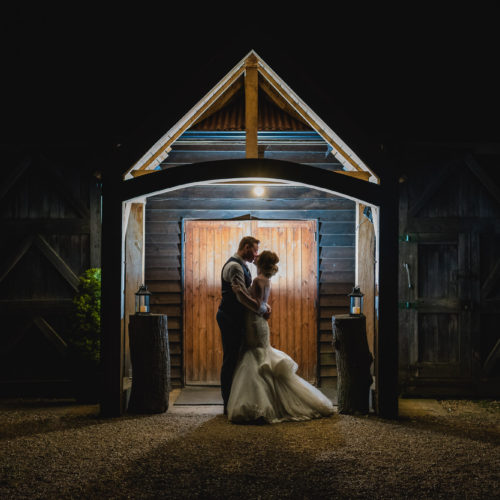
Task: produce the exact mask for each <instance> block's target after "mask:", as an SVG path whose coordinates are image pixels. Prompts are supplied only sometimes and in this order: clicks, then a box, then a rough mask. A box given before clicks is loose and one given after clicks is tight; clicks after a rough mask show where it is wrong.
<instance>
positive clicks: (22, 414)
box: [0, 400, 500, 499]
mask: <svg viewBox="0 0 500 500" xmlns="http://www.w3.org/2000/svg"><path fill="white" fill-rule="evenodd" d="M433 403H434V406H432V405H431V406H425V405H424V406H423V407H422V406H420V407H419V406H418V405H416V406H414V407H411V405H410V407H408V405H406V406H405V404H406V403H405V404H402V407H403V410H402V414H403V417H402V418H401V419H400V420H399V421H397V422H391V421H384V420H382V419H379V418H377V417H374V416H366V417H353V416H347V415H338V414H336V415H334V416H332V417H330V418H327V419H320V420H315V421H311V422H301V423H285V424H277V425H273V426H269V425H268V426H241V425H233V424H230V423H228V422H227V420H226V418H225V417H224V416H222V415H221V414H220V408H219V407H195V408H193V407H173V406H171V409H169V411H168V412H167V413H165V414H162V415H153V416H126V417H122V418H117V419H101V418H99V417H98V407H97V406H89V405H86V406H78V405H70V404H67V403H65V402H59V403H58V402H43V401H20V400H17V401H0V412H1V416H0V444H1V446H0V498H2V499H10V498H239V499H242V498H310V499H312V498H335V497H338V498H367V497H370V498H485V499H486V498H487V499H490V498H500V427H499V417H500V404H499V403H498V402H470V401H443V402H440V403H438V402H435V401H434V402H433ZM405 408H406V409H405ZM422 408H423V409H422Z"/></svg>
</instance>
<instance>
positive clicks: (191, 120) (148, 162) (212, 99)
mask: <svg viewBox="0 0 500 500" xmlns="http://www.w3.org/2000/svg"><path fill="white" fill-rule="evenodd" d="M243 71H244V68H243V67H242V68H240V69H239V70H238V71H236V73H235V74H234V75H233V76H232V77H231V78H229V79H228V80H227V82H226V83H225V84H224V85H222V86H221V87H220V88H219V89H218V90H217V91H216V92H214V94H213V95H212V96H211V97H210V98H209V99H208V100H207V101H205V103H204V104H203V105H202V106H201V107H200V109H199V110H198V111H197V112H196V113H195V114H194V115H193V116H192V117H191V118H189V119H188V120H186V122H185V123H184V124H183V125H182V126H181V127H180V128H179V129H178V130H177V131H176V132H175V133H174V134H173V135H172V137H170V138H169V139H168V140H167V141H166V142H165V143H164V144H162V145H161V146H160V147H159V148H158V149H157V150H156V151H155V152H154V153H153V154H152V155H151V157H150V158H148V159H147V160H146V161H145V162H144V163H143V164H142V165H141V166H140V167H139V170H146V169H147V168H148V167H149V166H150V165H151V164H152V163H153V162H154V161H155V160H156V159H157V158H158V157H159V156H160V155H161V154H162V153H164V152H165V150H166V149H167V148H168V147H170V145H171V144H172V143H173V142H175V141H176V140H177V139H178V138H179V137H180V136H181V135H182V134H183V133H184V132H185V131H186V130H187V129H188V128H190V127H191V126H192V125H193V123H194V122H195V121H196V120H197V119H198V118H199V117H200V116H201V115H202V114H203V113H204V112H205V111H206V110H207V109H209V108H210V107H211V106H212V104H213V103H214V102H215V101H217V100H218V99H219V97H220V96H221V95H222V94H223V93H224V92H225V91H226V90H227V89H229V88H230V87H231V86H232V85H233V83H234V82H235V81H236V80H237V79H238V78H239V77H240V76H241V75H242V74H243ZM132 168H133V167H132ZM127 173H128V172H127Z"/></svg>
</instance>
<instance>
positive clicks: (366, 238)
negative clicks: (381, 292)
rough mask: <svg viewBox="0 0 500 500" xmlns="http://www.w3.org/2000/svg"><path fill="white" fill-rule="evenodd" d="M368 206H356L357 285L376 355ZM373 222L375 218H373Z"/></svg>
mask: <svg viewBox="0 0 500 500" xmlns="http://www.w3.org/2000/svg"><path fill="white" fill-rule="evenodd" d="M366 207H367V205H363V204H362V203H357V204H356V209H357V210H358V217H359V223H358V226H357V228H358V229H357V241H356V260H357V262H356V268H357V277H356V285H358V286H359V287H360V289H361V291H362V292H363V293H364V295H365V296H364V300H363V314H364V315H365V317H366V337H367V340H368V347H369V349H370V352H371V353H372V354H374V339H375V265H376V264H375V232H374V230H373V222H371V221H370V220H369V219H368V217H367V216H366V215H364V213H363V212H364V210H365V208H366ZM372 220H373V217H372Z"/></svg>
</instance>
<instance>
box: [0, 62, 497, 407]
mask: <svg viewBox="0 0 500 500" xmlns="http://www.w3.org/2000/svg"><path fill="white" fill-rule="evenodd" d="M233 62H234V61H233ZM228 67H229V66H226V67H224V68H221V76H222V75H223V74H224V72H227V69H228ZM292 81H293V72H291V73H290V74H286V73H285V74H280V75H278V74H276V73H275V72H274V71H273V69H272V68H271V67H270V66H269V65H268V64H266V62H265V61H264V60H263V59H262V58H261V57H260V56H258V55H257V54H255V53H254V52H251V53H249V54H247V56H245V57H244V58H243V59H242V60H241V61H240V62H239V63H238V64H237V65H236V66H235V67H233V69H232V70H230V71H229V73H227V74H226V76H225V77H223V78H222V80H220V81H219V82H218V83H217V84H216V85H215V86H214V87H213V88H212V89H211V90H210V91H209V92H208V93H207V94H206V95H205V96H204V97H201V96H202V95H203V94H202V93H200V94H199V95H193V96H191V100H190V102H189V105H187V106H186V107H185V109H184V110H183V112H184V113H186V110H188V109H189V107H190V106H192V105H193V102H196V101H197V100H198V99H200V97H201V100H198V102H197V103H196V104H195V105H194V107H192V108H191V109H190V110H189V111H187V113H186V114H185V115H184V116H182V117H181V118H180V119H179V120H178V121H177V122H175V120H171V119H170V118H169V117H168V116H166V117H163V119H162V127H163V128H162V130H161V133H158V130H159V129H158V127H157V128H156V129H154V130H153V131H150V132H149V133H144V134H142V135H141V134H138V138H137V140H136V143H135V144H133V145H132V146H130V145H128V144H122V145H120V146H119V147H117V149H116V151H115V152H114V153H113V155H112V157H111V159H109V158H108V157H107V156H105V154H104V153H103V152H100V151H93V152H92V153H91V154H88V155H87V157H86V158H85V157H82V155H81V149H79V147H78V146H76V147H75V146H68V147H66V146H55V147H52V148H48V147H47V148H45V150H44V152H43V154H41V153H40V152H39V151H38V150H37V149H33V148H31V149H30V150H29V151H26V149H23V148H13V149H8V148H7V149H4V150H2V159H3V161H4V163H5V164H6V165H7V166H8V167H9V168H8V174H9V175H8V176H7V177H6V180H5V182H3V183H2V186H1V188H0V205H1V206H0V213H1V221H0V223H1V225H2V229H3V234H8V235H9V238H5V239H3V240H2V242H1V243H0V255H1V256H2V260H1V263H2V268H1V270H0V315H1V317H0V321H1V324H2V327H1V329H0V357H1V363H0V364H1V370H0V387H1V390H2V394H3V395H14V394H15V395H19V394H21V395H23V394H26V395H27V394H37V395H54V394H59V395H60V394H66V395H68V394H69V395H71V391H72V387H71V383H70V367H69V366H68V358H67V339H66V332H67V331H68V328H70V327H71V325H70V324H69V323H70V321H71V320H70V309H71V300H72V297H73V295H74V293H75V290H76V286H77V277H78V275H79V274H80V273H81V272H83V271H84V270H85V269H88V268H89V267H100V266H101V264H102V267H103V316H102V321H103V323H102V325H103V338H102V363H103V369H104V379H103V399H102V408H103V413H105V414H109V415H113V414H114V415H116V414H119V413H121V412H122V411H124V410H125V407H126V399H127V391H128V389H129V387H130V377H131V376H133V374H132V373H131V367H130V356H129V351H128V331H127V328H128V321H127V317H128V315H129V314H130V313H131V312H132V311H133V295H134V292H135V291H136V290H137V288H138V287H139V285H140V284H141V283H142V282H145V283H146V284H147V285H148V287H149V289H150V290H151V291H152V292H153V297H152V303H153V312H159V313H160V312H161V313H164V314H166V315H167V316H168V328H169V340H170V352H171V362H172V382H173V384H174V385H176V386H183V385H186V384H197V385H199V384H215V383H217V374H218V370H219V366H220V349H221V348H220V342H219V335H218V328H217V326H216V323H215V310H216V307H217V302H218V294H219V293H220V291H219V286H220V283H219V281H220V279H219V273H220V268H221V266H222V263H223V262H224V261H225V259H226V258H227V257H228V256H229V255H230V254H232V253H233V252H234V249H235V245H236V244H237V241H238V240H239V238H240V237H241V236H243V235H246V234H253V235H254V236H256V237H258V238H259V239H260V240H261V248H262V249H264V248H269V249H272V250H275V251H276V252H277V253H278V254H279V256H280V264H279V265H280V272H279V275H278V276H277V277H276V278H275V280H274V281H275V282H274V288H273V292H272V297H271V305H272V307H273V315H272V319H271V332H272V342H273V345H275V346H276V347H279V348H281V349H283V350H284V351H286V352H288V353H289V354H290V355H291V356H292V357H294V358H295V359H296V360H297V361H298V362H299V364H300V366H301V370H302V372H301V374H302V375H303V376H304V377H306V378H307V379H309V380H311V381H312V382H314V383H316V384H319V385H321V384H322V383H325V382H327V381H329V380H331V379H332V378H334V377H335V376H336V368H335V353H334V352H333V349H332V345H331V317H332V315H334V314H338V313H342V312H345V311H346V308H347V297H346V294H347V293H348V292H349V291H350V289H351V288H352V286H353V285H354V284H356V285H360V287H361V289H362V291H363V292H364V293H365V314H366V316H367V321H368V337H369V345H370V349H371V350H372V353H373V354H374V357H375V364H374V374H375V387H376V393H377V405H378V406H377V410H378V411H379V413H380V414H381V415H385V416H395V415H396V414H397V396H398V394H403V395H419V396H432V395H443V396H447V395H450V396H451V395H453V396H457V395H469V396H470V395H483V396H492V395H498V387H499V385H500V384H499V383H498V381H499V376H500V370H499V369H500V366H499V355H500V330H499V328H498V324H499V320H500V318H499V316H500V313H499V311H500V307H499V306H500V304H499V300H500V295H499V293H500V289H499V286H498V283H499V279H500V262H499V257H498V256H499V255H500V253H499V251H500V239H499V234H500V188H499V186H500V179H499V176H498V164H499V159H500V155H499V153H500V149H499V148H498V145H484V144H476V143H469V144H467V143H462V144H416V143H405V144H396V145H394V144H393V145H392V147H390V146H387V144H383V145H382V144H380V143H379V142H376V141H375V139H374V138H371V139H367V138H366V137H363V135H362V134H360V133H359V131H357V130H355V129H352V128H351V126H350V124H348V123H347V122H345V121H342V120H340V119H339V120H336V119H334V118H335V115H334V114H332V113H331V112H330V110H329V109H327V108H326V107H322V106H321V101H320V100H318V96H315V95H312V94H313V92H312V91H311V95H310V96H309V95H308V94H307V93H303V92H301V94H302V95H301V96H300V97H299V96H298V95H297V94H296V93H295V92H294V91H293V90H292V88H290V87H289V85H288V84H287V82H290V83H291V82H292ZM301 90H302V89H301ZM301 97H304V99H305V100H304V101H303V100H302V99H301ZM311 102H314V111H313V110H312V109H311V107H309V105H308V103H309V104H311ZM318 103H319V104H318ZM315 111H316V112H317V114H316V112H315ZM332 116H333V118H332ZM173 122H175V123H173ZM169 127H170V128H169ZM165 130H168V131H167V133H165ZM162 134H164V135H162ZM139 136H140V137H139ZM98 170H103V171H104V183H103V186H101V180H100V179H99V178H97V177H96V176H95V175H94V173H95V172H96V171H98ZM398 181H399V182H398ZM101 187H102V191H101ZM256 188H258V189H256ZM101 195H102V196H101ZM398 200H399V201H398ZM398 203H399V206H398ZM101 219H102V224H103V232H102V237H103V245H102V246H101ZM398 220H399V229H398V226H397V221H398ZM398 245H399V258H398ZM101 252H102V261H101ZM398 279H399V286H398ZM398 318H399V324H398Z"/></svg>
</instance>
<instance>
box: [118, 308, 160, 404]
mask: <svg viewBox="0 0 500 500" xmlns="http://www.w3.org/2000/svg"><path fill="white" fill-rule="evenodd" d="M129 336H130V360H131V362H132V390H131V393H130V401H129V406H128V411H129V412H131V413H163V412H165V411H167V409H168V397H169V392H170V352H169V346H168V330H167V316H165V315H163V314H148V315H139V314H136V315H131V316H130V322H129Z"/></svg>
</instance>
